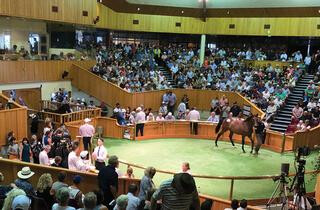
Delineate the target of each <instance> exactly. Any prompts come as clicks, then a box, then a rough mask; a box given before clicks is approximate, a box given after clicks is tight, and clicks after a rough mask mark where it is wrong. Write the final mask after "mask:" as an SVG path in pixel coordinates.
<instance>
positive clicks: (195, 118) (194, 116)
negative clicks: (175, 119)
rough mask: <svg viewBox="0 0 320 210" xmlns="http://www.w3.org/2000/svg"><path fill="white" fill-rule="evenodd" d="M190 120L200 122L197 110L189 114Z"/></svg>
mask: <svg viewBox="0 0 320 210" xmlns="http://www.w3.org/2000/svg"><path fill="white" fill-rule="evenodd" d="M188 118H189V120H191V121H198V120H200V113H199V112H198V111H197V110H192V111H190V112H189V114H188Z"/></svg>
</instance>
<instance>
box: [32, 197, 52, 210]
mask: <svg viewBox="0 0 320 210" xmlns="http://www.w3.org/2000/svg"><path fill="white" fill-rule="evenodd" d="M31 199H32V202H31V209H41V210H50V209H49V208H48V205H47V203H46V201H45V200H44V199H43V198H40V197H37V196H32V197H31Z"/></svg>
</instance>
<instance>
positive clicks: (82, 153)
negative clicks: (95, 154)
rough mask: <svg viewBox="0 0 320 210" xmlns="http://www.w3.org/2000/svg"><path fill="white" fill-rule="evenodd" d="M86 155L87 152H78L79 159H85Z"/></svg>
mask: <svg viewBox="0 0 320 210" xmlns="http://www.w3.org/2000/svg"><path fill="white" fill-rule="evenodd" d="M88 153H89V152H88V151H87V150H84V151H82V152H80V157H81V158H85V157H87V155H88Z"/></svg>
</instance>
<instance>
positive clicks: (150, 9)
mask: <svg viewBox="0 0 320 210" xmlns="http://www.w3.org/2000/svg"><path fill="white" fill-rule="evenodd" d="M102 4H104V5H105V6H107V7H109V8H110V9H112V10H114V11H116V12H121V13H136V14H152V15H168V16H182V17H197V18H201V17H203V9H202V8H184V7H167V6H153V5H142V4H130V3H128V2H127V1H126V0H102ZM206 16H207V17H320V8H319V7H288V8H284V7H282V8H232V9H210V8H207V10H206Z"/></svg>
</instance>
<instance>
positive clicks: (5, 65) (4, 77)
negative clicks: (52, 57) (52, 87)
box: [0, 60, 95, 84]
mask: <svg viewBox="0 0 320 210" xmlns="http://www.w3.org/2000/svg"><path fill="white" fill-rule="evenodd" d="M72 64H78V65H80V66H83V67H84V68H88V69H89V68H90V67H92V66H93V65H94V64H95V61H94V60H88V61H1V62H0V84H1V83H21V82H41V81H58V80H62V77H61V76H62V73H63V72H64V71H69V70H70V68H71V65H72ZM67 78H68V77H67ZM67 78H66V79H67Z"/></svg>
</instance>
